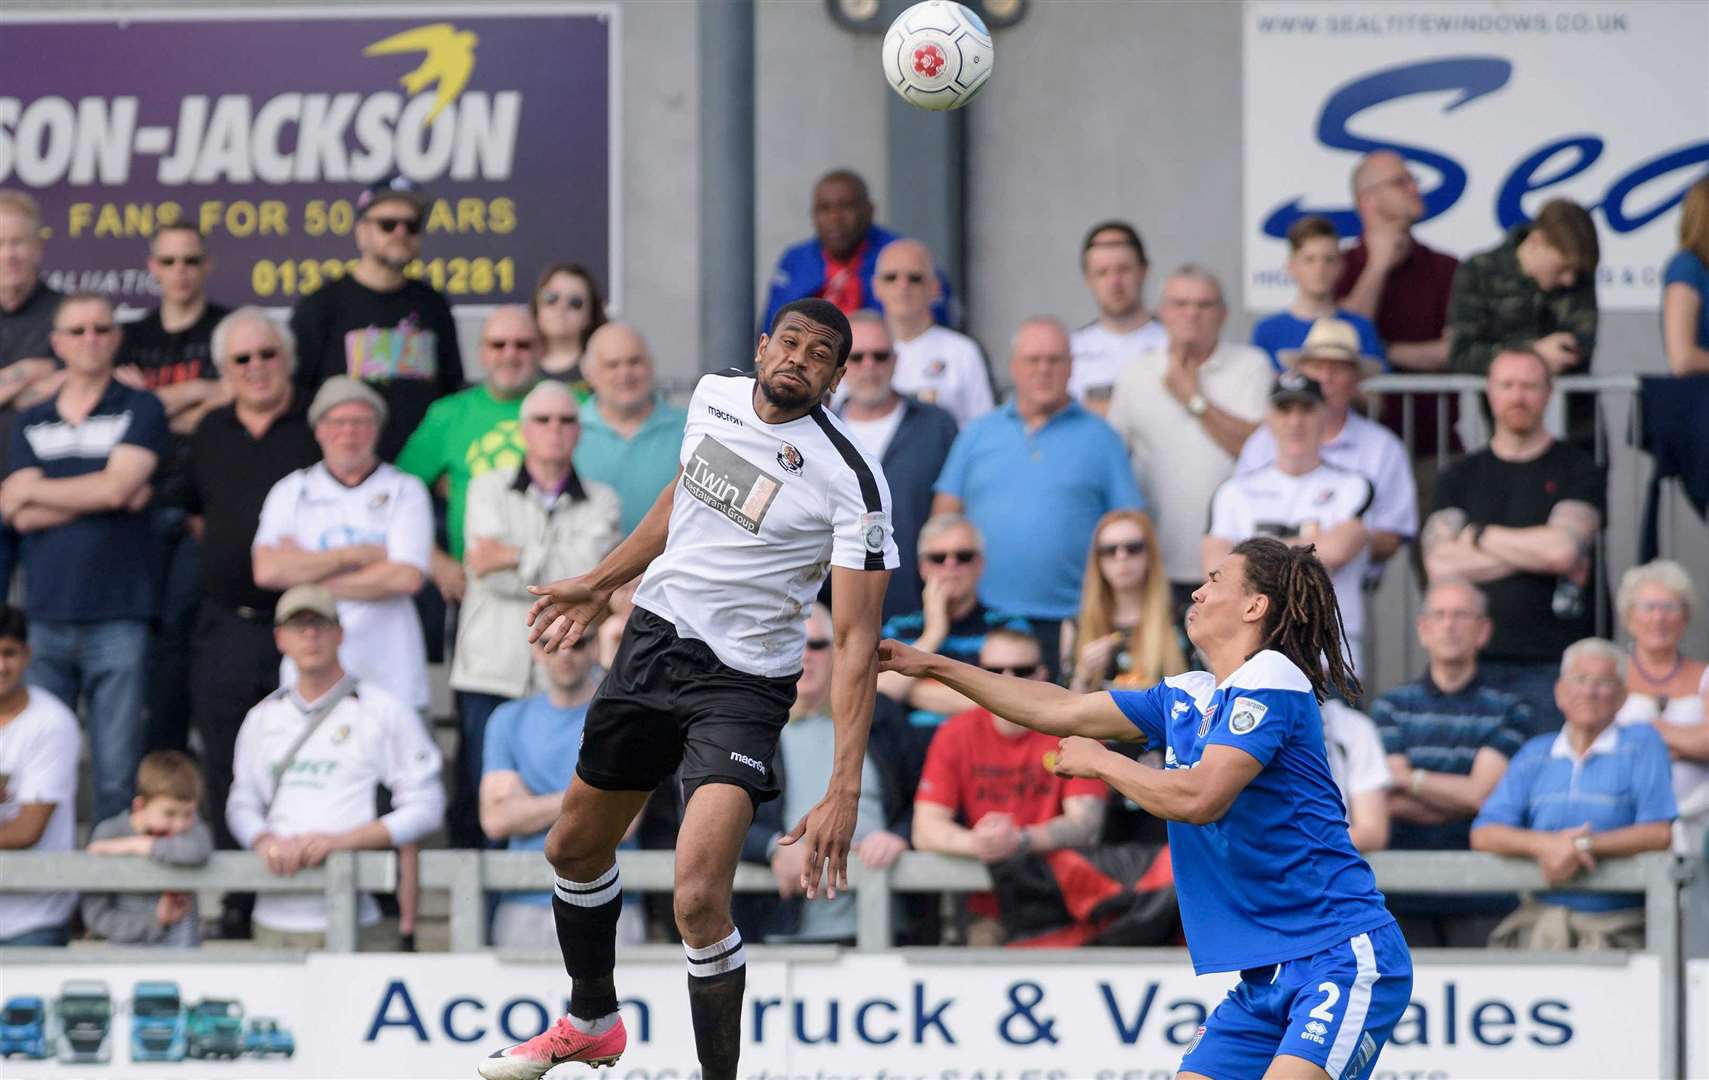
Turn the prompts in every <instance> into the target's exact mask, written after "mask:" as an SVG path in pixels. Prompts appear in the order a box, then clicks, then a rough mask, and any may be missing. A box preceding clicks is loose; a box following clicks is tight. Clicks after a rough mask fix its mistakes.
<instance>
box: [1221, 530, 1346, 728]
mask: <svg viewBox="0 0 1709 1080" xmlns="http://www.w3.org/2000/svg"><path fill="white" fill-rule="evenodd" d="M1234 554H1236V555H1239V556H1242V557H1244V558H1245V560H1246V582H1245V584H1246V588H1247V589H1248V590H1250V591H1252V592H1255V593H1261V594H1263V595H1264V596H1267V597H1269V598H1270V609H1269V611H1268V612H1267V613H1266V614H1265V616H1264V626H1263V632H1264V637H1263V642H1262V643H1261V644H1260V645H1259V646H1258V647H1259V648H1260V649H1275V650H1276V651H1277V652H1279V653H1281V654H1282V655H1283V656H1285V657H1287V658H1288V659H1289V660H1292V661H1293V662H1294V666H1295V667H1297V668H1299V669H1300V670H1301V671H1303V672H1305V676H1306V678H1308V679H1310V680H1311V688H1312V692H1313V693H1315V694H1316V695H1317V699H1318V700H1319V701H1322V700H1323V699H1324V698H1326V697H1328V696H1329V692H1330V690H1331V689H1333V690H1335V691H1337V692H1338V693H1340V694H1341V696H1342V697H1344V698H1346V699H1347V700H1349V701H1356V700H1358V698H1359V695H1360V694H1361V693H1363V689H1364V688H1363V687H1361V686H1360V685H1359V677H1358V676H1357V675H1355V674H1353V671H1352V669H1351V668H1350V667H1348V666H1347V653H1346V645H1345V641H1346V637H1347V631H1346V630H1345V629H1344V628H1343V627H1342V625H1341V606H1340V605H1339V604H1337V603H1336V601H1335V584H1334V582H1332V581H1330V580H1329V571H1328V570H1326V569H1324V566H1323V564H1322V563H1321V562H1319V561H1318V559H1317V547H1316V546H1315V545H1312V544H1307V545H1305V546H1304V547H1292V546H1290V545H1288V544H1284V543H1282V542H1281V541H1280V540H1276V539H1273V538H1271V537H1268V536H1255V537H1253V538H1252V539H1250V540H1242V541H1241V542H1240V543H1238V544H1236V545H1235V546H1234Z"/></svg>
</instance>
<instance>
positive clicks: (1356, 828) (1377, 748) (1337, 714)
mask: <svg viewBox="0 0 1709 1080" xmlns="http://www.w3.org/2000/svg"><path fill="white" fill-rule="evenodd" d="M1322 712H1323V752H1324V756H1325V757H1326V758H1328V759H1329V774H1330V775H1331V776H1333V777H1334V778H1335V786H1336V787H1338V788H1340V789H1341V803H1342V805H1343V806H1345V807H1346V808H1347V838H1348V839H1349V840H1352V841H1353V846H1354V847H1355V848H1358V849H1359V850H1360V851H1382V850H1383V849H1385V848H1387V847H1388V846H1389V803H1388V795H1389V786H1390V784H1391V783H1392V780H1393V778H1392V776H1391V774H1390V772H1389V764H1388V759H1387V757H1385V756H1384V754H1383V737H1382V736H1381V735H1379V734H1378V733H1377V725H1376V724H1374V723H1372V722H1371V718H1370V717H1368V716H1366V715H1365V714H1364V713H1362V712H1360V711H1359V710H1357V709H1355V708H1353V707H1352V706H1351V705H1347V704H1345V703H1344V702H1342V701H1340V700H1338V699H1336V698H1330V699H1329V700H1328V701H1325V702H1324V703H1323V708H1322Z"/></svg>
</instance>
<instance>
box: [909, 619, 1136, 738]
mask: <svg viewBox="0 0 1709 1080" xmlns="http://www.w3.org/2000/svg"><path fill="white" fill-rule="evenodd" d="M878 669H879V670H880V671H896V672H900V673H901V674H903V675H907V676H910V677H912V678H916V679H917V678H929V679H936V680H937V681H938V682H940V683H942V684H944V685H945V686H947V687H949V688H950V689H951V690H955V691H957V692H959V693H961V694H963V695H965V696H966V697H969V698H971V699H972V700H974V701H976V702H978V703H979V704H980V705H982V706H984V707H985V708H987V709H990V710H991V711H992V712H994V713H996V714H997V715H998V716H1001V717H1002V718H1003V719H1005V720H1009V721H1012V722H1014V723H1016V724H1019V725H1021V726H1022V727H1028V728H1032V729H1033V730H1034V731H1042V732H1044V733H1045V734H1046V735H1058V736H1062V737H1067V736H1070V735H1084V736H1086V737H1087V738H1089V739H1108V740H1114V741H1116V742H1142V741H1144V739H1145V735H1144V733H1142V732H1141V731H1140V730H1139V728H1137V727H1135V726H1134V724H1133V721H1131V720H1129V719H1128V718H1127V716H1126V715H1125V714H1123V712H1122V711H1121V709H1120V708H1119V707H1118V706H1117V705H1116V702H1115V699H1114V698H1112V697H1111V696H1110V695H1109V694H1108V693H1107V692H1103V691H1100V692H1098V693H1096V694H1077V693H1075V692H1074V691H1072V690H1065V689H1063V688H1062V687H1060V686H1057V685H1056V684H1055V683H1049V682H1045V681H1043V680H1041V679H1022V678H1018V677H1016V676H1014V675H998V674H996V673H995V672H990V671H986V670H985V669H984V668H978V667H974V666H973V665H972V664H964V663H961V662H960V661H958V660H951V659H949V658H948V657H946V656H938V655H936V654H934V653H928V652H922V651H921V650H919V649H916V648H914V647H913V646H911V645H904V644H902V643H901V642H900V641H884V642H881V643H880V644H879V646H878Z"/></svg>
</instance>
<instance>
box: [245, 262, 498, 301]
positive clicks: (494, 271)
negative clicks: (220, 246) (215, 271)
mask: <svg viewBox="0 0 1709 1080" xmlns="http://www.w3.org/2000/svg"><path fill="white" fill-rule="evenodd" d="M355 269H356V260H355V259H280V260H276V261H275V260H272V259H258V260H256V262H255V264H254V265H253V266H252V267H250V271H249V285H250V288H252V289H254V290H255V295H256V296H307V295H308V294H310V293H312V292H314V291H315V290H316V289H318V288H320V287H321V286H322V285H325V284H326V283H327V282H329V281H337V280H338V279H339V278H341V277H343V276H344V275H345V274H347V273H349V272H351V271H352V270H355ZM404 275H405V276H406V277H412V278H421V279H424V280H425V281H427V283H428V284H430V285H432V286H433V287H434V288H435V289H438V290H439V291H440V292H442V293H446V294H447V295H450V296H491V295H493V294H495V293H496V294H506V293H510V292H513V291H514V290H515V289H516V260H515V259H513V258H511V257H509V256H506V257H504V258H502V259H489V258H486V257H484V256H482V257H478V258H473V259H465V258H462V257H456V258H450V259H429V260H426V261H423V260H421V259H417V260H415V261H414V262H412V263H410V264H409V265H408V266H406V267H405V268H404Z"/></svg>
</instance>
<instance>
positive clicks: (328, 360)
mask: <svg viewBox="0 0 1709 1080" xmlns="http://www.w3.org/2000/svg"><path fill="white" fill-rule="evenodd" d="M430 205H431V203H430V200H429V199H428V198H427V196H426V194H425V193H423V192H422V191H421V189H420V188H418V187H416V185H415V184H414V183H413V182H412V181H410V180H408V179H406V178H404V177H402V176H392V177H389V178H387V179H384V180H377V181H375V182H374V183H372V184H370V185H368V187H367V188H365V189H364V190H363V191H362V193H361V195H359V196H358V197H357V199H356V248H357V250H358V251H359V252H360V253H361V257H360V258H359V259H358V260H357V262H356V267H355V269H353V270H351V271H350V272H349V273H347V274H345V275H343V276H342V277H339V278H337V279H336V280H333V281H329V282H327V283H326V284H325V285H323V286H321V287H320V288H319V289H317V290H316V291H315V292H313V293H310V294H309V295H308V296H305V297H304V298H303V299H302V300H301V301H300V302H298V304H297V307H296V310H295V311H293V312H292V313H291V329H292V331H293V332H295V334H296V335H297V360H298V363H297V387H298V389H300V390H301V391H302V393H303V396H304V397H313V396H314V392H315V391H316V390H317V389H318V388H319V387H320V385H321V384H322V383H324V382H325V381H326V380H328V379H330V378H332V377H333V376H335V375H348V376H350V377H351V378H355V379H360V380H361V381H363V382H364V383H367V384H368V385H369V386H371V387H373V389H374V390H375V391H377V392H378V393H379V395H380V396H381V398H383V399H384V400H385V403H386V410H387V413H388V414H389V415H390V420H389V422H388V423H387V424H386V427H385V430H384V431H382V432H381V433H380V443H379V454H380V460H382V461H395V460H397V456H398V452H399V451H400V450H402V449H403V445H404V440H406V439H408V438H409V436H410V433H411V432H413V431H414V430H415V429H416V428H417V427H419V426H420V425H421V421H422V418H423V417H425V416H426V415H427V408H428V406H429V405H431V404H433V402H435V401H437V400H438V399H440V398H442V397H444V396H446V395H447V394H451V393H455V392H456V391H457V390H460V389H462V386H463V354H462V352H461V350H460V349H459V348H458V345H457V324H456V321H455V320H454V319H453V318H452V315H451V305H450V304H449V303H447V302H446V300H445V297H444V296H443V295H441V294H440V293H439V292H437V291H436V290H435V289H434V288H433V287H432V286H431V285H429V284H428V283H427V282H425V281H422V280H421V279H420V278H417V277H410V276H407V274H408V271H409V267H410V266H411V264H413V263H415V262H416V261H418V260H419V259H420V258H421V232H422V229H423V228H424V227H425V226H426V223H427V217H426V215H427V211H428V209H429V207H430Z"/></svg>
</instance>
